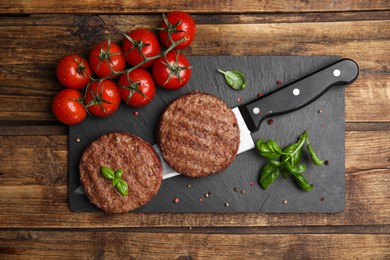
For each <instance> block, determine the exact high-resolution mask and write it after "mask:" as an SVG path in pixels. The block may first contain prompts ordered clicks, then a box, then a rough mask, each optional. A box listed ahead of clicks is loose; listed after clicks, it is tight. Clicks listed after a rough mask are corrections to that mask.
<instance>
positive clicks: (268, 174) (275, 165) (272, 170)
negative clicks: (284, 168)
mask: <svg viewBox="0 0 390 260" xmlns="http://www.w3.org/2000/svg"><path fill="white" fill-rule="evenodd" d="M280 164H281V163H280V162H279V161H275V160H272V161H270V162H268V163H267V164H266V165H265V166H264V167H263V168H262V169H261V172H260V179H259V183H260V185H261V187H262V188H263V189H267V188H268V186H269V185H271V184H272V183H273V182H274V181H275V180H276V179H277V178H278V177H279V175H280V171H279V167H280Z"/></svg>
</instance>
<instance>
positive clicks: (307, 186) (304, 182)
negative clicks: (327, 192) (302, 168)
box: [292, 174, 313, 191]
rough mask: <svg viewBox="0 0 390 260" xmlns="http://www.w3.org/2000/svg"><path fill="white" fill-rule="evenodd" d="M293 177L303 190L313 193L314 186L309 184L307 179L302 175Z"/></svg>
mask: <svg viewBox="0 0 390 260" xmlns="http://www.w3.org/2000/svg"><path fill="white" fill-rule="evenodd" d="M292 177H293V179H294V181H295V182H296V183H297V184H298V186H299V188H300V189H301V190H303V191H311V190H312V189H313V185H312V184H309V182H308V181H307V180H306V179H305V177H303V175H302V174H295V175H292Z"/></svg>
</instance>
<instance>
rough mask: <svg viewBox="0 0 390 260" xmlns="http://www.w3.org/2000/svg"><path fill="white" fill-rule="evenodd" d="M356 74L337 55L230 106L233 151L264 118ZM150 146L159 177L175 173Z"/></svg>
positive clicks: (247, 142)
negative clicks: (236, 132)
mask: <svg viewBox="0 0 390 260" xmlns="http://www.w3.org/2000/svg"><path fill="white" fill-rule="evenodd" d="M358 75H359V66H358V65H357V63H356V62H355V61H353V60H351V59H341V60H339V61H337V62H335V63H332V64H330V65H328V66H326V67H323V68H321V69H319V70H316V71H314V72H312V73H310V74H308V75H306V76H304V77H302V78H300V79H297V80H295V81H293V82H291V83H289V84H287V85H285V86H282V87H280V88H277V89H275V90H274V91H271V92H269V93H267V94H265V95H263V96H261V97H259V98H257V99H255V100H253V101H251V102H249V103H246V104H244V105H241V106H239V107H236V108H233V109H232V110H233V112H234V114H235V115H236V118H237V122H238V125H239V127H240V146H239V149H238V152H237V154H240V153H243V152H245V151H248V150H251V149H253V148H254V147H255V143H254V142H253V140H252V137H251V132H255V131H257V130H258V129H259V128H260V124H261V122H262V121H264V120H265V119H266V118H269V117H271V116H272V117H274V116H278V115H282V114H286V113H290V112H293V111H295V110H298V109H300V108H302V107H304V106H306V105H308V104H310V103H311V102H313V101H314V100H316V99H317V98H319V97H320V96H322V95H323V94H324V93H325V92H326V91H327V90H328V89H330V88H331V87H333V86H338V85H346V84H350V83H352V82H353V81H354V80H355V79H356V78H357V77H358ZM153 148H154V149H155V151H156V153H157V154H158V155H159V157H160V159H161V162H162V165H163V179H168V178H171V177H174V176H177V175H179V173H177V172H175V170H173V169H172V168H171V167H169V165H168V164H167V163H166V162H165V161H164V160H163V157H162V154H161V150H160V148H159V146H158V144H156V145H154V146H153Z"/></svg>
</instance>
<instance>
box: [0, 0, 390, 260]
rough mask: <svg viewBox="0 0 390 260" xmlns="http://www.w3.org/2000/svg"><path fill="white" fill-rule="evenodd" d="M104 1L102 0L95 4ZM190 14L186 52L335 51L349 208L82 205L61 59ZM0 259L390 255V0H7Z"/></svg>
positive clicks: (0, 122) (0, 24) (1, 4)
mask: <svg viewBox="0 0 390 260" xmlns="http://www.w3.org/2000/svg"><path fill="white" fill-rule="evenodd" d="M99 2H100V3H99ZM175 9H178V10H183V11H187V12H189V13H191V14H192V15H193V17H194V19H195V21H196V23H197V24H198V27H197V34H196V39H195V41H194V42H193V44H192V45H191V47H190V48H188V49H186V50H185V51H184V53H185V54H187V55H220V54H224V55H340V56H343V57H348V58H352V59H354V60H356V61H357V62H358V63H359V65H360V69H361V72H360V76H359V78H358V80H357V81H356V82H354V83H353V84H352V85H351V86H350V87H348V88H346V93H345V100H346V133H345V135H346V172H345V175H346V207H345V211H344V212H342V213H339V214H264V213H259V214H142V213H140V214H134V213H129V214H123V215H108V214H104V213H74V212H71V211H70V210H69V206H68V192H67V188H68V184H67V181H68V136H67V134H68V128H67V126H64V125H61V124H60V123H58V122H57V121H56V120H55V119H54V117H53V115H52V113H51V109H50V104H51V100H52V98H53V96H54V95H55V94H56V93H57V92H58V91H59V90H61V89H62V87H61V85H60V84H59V83H58V81H57V80H56V77H55V66H56V62H57V61H58V59H59V58H60V57H62V56H63V55H65V54H68V53H71V52H76V53H81V54H82V55H84V56H85V55H86V54H87V53H88V50H89V48H90V47H91V46H92V45H93V44H94V43H96V42H97V41H99V40H102V39H105V37H106V36H107V35H108V34H110V35H111V39H112V40H113V41H120V40H121V39H122V34H121V33H122V32H126V31H129V30H131V29H133V28H136V27H146V28H154V27H157V26H158V25H159V21H160V20H161V13H162V12H169V11H171V10H175ZM0 13H1V14H0V43H1V44H0V46H1V51H0V61H1V62H0V185H1V188H0V228H1V229H0V258H1V259H14V258H17V259H32V258H39V259H44V258H53V259H58V258H65V259H73V258H76V257H77V258H80V259H87V258H88V259H95V258H96V259H105V258H113V257H117V258H118V259H217V258H221V259H248V258H254V259H263V258H285V259H290V258H297V259H317V258H320V259H322V258H323V259H351V258H354V259H356V258H358V259H389V258H390V188H389V184H390V1H387V0H373V1H366V0H345V1H336V0H323V1H320V0H317V1H302V0H291V1H263V0H260V1H258V0H247V1H230V0H228V1H197V2H196V1H177V0H169V1H140V0H132V1H120V0H108V1H70V0H62V1H42V0H30V1H27V0H25V1H23V0H14V1H6V0H1V1H0Z"/></svg>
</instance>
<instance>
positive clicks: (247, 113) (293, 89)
mask: <svg viewBox="0 0 390 260" xmlns="http://www.w3.org/2000/svg"><path fill="white" fill-rule="evenodd" d="M358 75H359V66H358V65H357V63H356V62H355V61H353V60H350V59H342V60H339V61H337V62H335V63H332V64H331V65H328V66H326V67H324V68H322V69H319V70H317V71H314V72H312V73H310V74H309V75H306V76H304V77H302V78H300V79H298V80H295V81H293V82H291V83H289V84H287V85H285V86H282V87H280V88H278V89H276V90H274V91H271V92H269V93H267V94H265V95H263V96H262V97H259V98H257V99H255V100H253V101H251V102H249V103H247V104H245V105H242V106H239V110H240V112H241V115H242V116H243V118H244V120H245V122H246V124H247V127H248V129H249V130H250V131H251V132H254V131H257V130H258V129H259V127H260V124H261V122H262V121H263V120H264V119H266V118H268V117H271V116H277V115H281V114H285V113H289V112H292V111H295V110H297V109H299V108H302V107H304V106H306V105H308V104H310V103H311V102H313V101H314V100H316V99H317V98H319V97H320V96H322V95H323V94H324V93H325V92H326V91H327V90H328V89H329V88H331V87H332V86H336V85H346V84H349V83H351V82H353V81H354V80H355V79H356V78H357V77H358Z"/></svg>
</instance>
